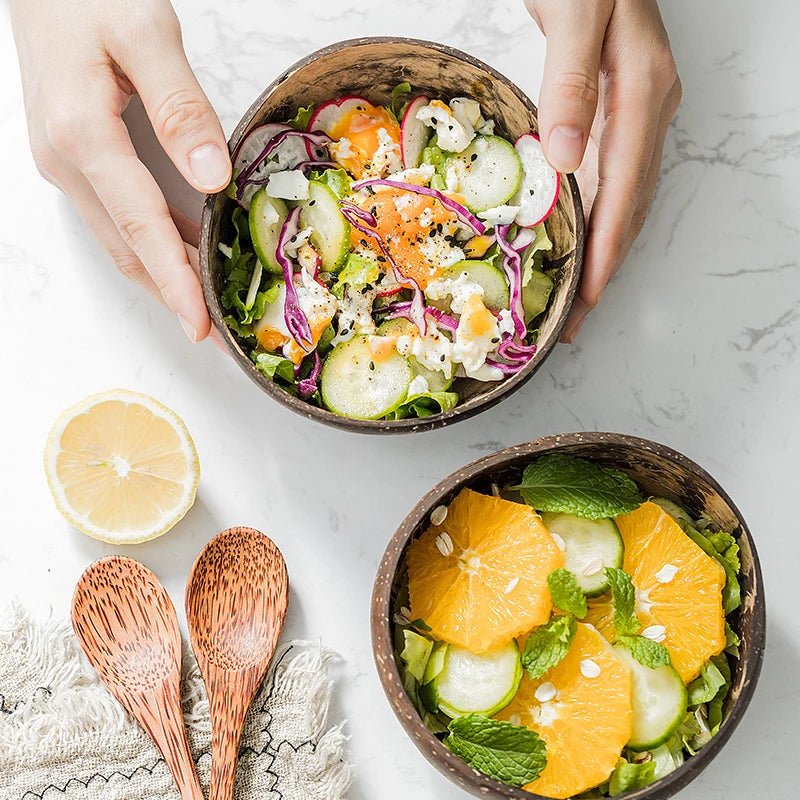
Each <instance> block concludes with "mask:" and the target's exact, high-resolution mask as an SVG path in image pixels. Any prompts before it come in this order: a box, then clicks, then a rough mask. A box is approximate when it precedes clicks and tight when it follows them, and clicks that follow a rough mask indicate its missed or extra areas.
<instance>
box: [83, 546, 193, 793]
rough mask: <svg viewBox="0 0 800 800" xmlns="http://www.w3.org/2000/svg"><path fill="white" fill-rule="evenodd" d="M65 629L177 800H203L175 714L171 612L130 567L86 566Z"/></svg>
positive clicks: (159, 589) (149, 580)
mask: <svg viewBox="0 0 800 800" xmlns="http://www.w3.org/2000/svg"><path fill="white" fill-rule="evenodd" d="M72 627H73V629H74V630H75V635H76V636H77V637H78V641H79V642H80V645H81V647H82V648H83V651H84V653H86V657H87V658H88V659H89V663H90V664H91V665H92V666H93V667H94V668H95V670H97V672H98V674H99V676H100V678H101V680H102V681H103V683H105V684H106V686H108V688H109V689H110V690H111V692H112V694H113V695H114V696H115V697H116V698H117V699H118V700H119V701H120V703H122V705H123V706H124V707H125V708H126V709H127V710H128V711H129V712H130V713H131V714H132V715H133V716H134V717H135V718H136V720H137V721H138V722H139V724H140V725H141V726H142V727H143V728H144V729H145V730H146V731H147V733H148V734H150V736H151V737H152V739H153V741H154V742H155V743H156V746H157V747H158V749H159V750H160V751H161V753H162V755H163V756H164V759H165V761H166V763H167V766H168V767H169V769H170V772H171V773H172V775H173V777H174V778H175V782H176V784H177V785H178V788H179V790H180V793H181V797H182V798H183V800H203V793H202V791H201V789H200V784H199V783H198V780H197V774H196V772H195V767H194V761H193V760H192V756H191V753H190V751H189V743H188V741H187V739H186V730H185V728H184V726H183V714H182V712H181V700H180V681H181V636H180V630H179V628H178V618H177V616H176V614H175V607H174V606H173V605H172V601H171V600H170V598H169V595H168V594H167V592H166V590H165V589H164V587H163V586H162V585H161V583H160V582H159V580H158V578H156V576H155V575H154V574H153V573H152V572H150V570H149V569H147V568H146V567H145V566H143V565H142V564H140V563H139V562H138V561H134V560H133V559H131V558H125V557H124V556H109V557H108V558H103V559H100V560H99V561H96V562H95V563H94V564H92V565H90V566H89V567H88V568H87V569H86V571H85V572H84V573H83V575H82V576H81V578H80V580H79V581H78V585H77V587H76V588H75V594H74V596H73V598H72Z"/></svg>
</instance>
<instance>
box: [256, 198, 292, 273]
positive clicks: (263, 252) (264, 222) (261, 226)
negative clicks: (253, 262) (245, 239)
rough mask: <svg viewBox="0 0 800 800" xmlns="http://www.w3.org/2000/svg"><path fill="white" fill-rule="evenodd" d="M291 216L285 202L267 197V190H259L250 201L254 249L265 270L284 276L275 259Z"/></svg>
mask: <svg viewBox="0 0 800 800" xmlns="http://www.w3.org/2000/svg"><path fill="white" fill-rule="evenodd" d="M288 216H289V208H288V207H287V205H286V203H284V202H283V200H277V199H276V198H274V197H269V195H267V190H266V189H265V188H264V189H259V190H258V191H257V192H256V193H255V194H254V195H253V198H252V199H251V201H250V211H249V212H248V215H247V221H248V223H249V225H250V238H251V239H252V240H253V249H254V250H255V251H256V255H257V256H258V260H259V261H260V262H261V264H262V266H263V267H264V269H267V270H269V271H270V272H277V273H278V274H283V269H282V267H281V265H280V264H279V263H278V260H277V259H276V258H275V253H276V251H277V249H278V239H279V238H280V235H281V228H282V227H283V223H284V222H286V217H288Z"/></svg>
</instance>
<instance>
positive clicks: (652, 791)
mask: <svg viewBox="0 0 800 800" xmlns="http://www.w3.org/2000/svg"><path fill="white" fill-rule="evenodd" d="M577 444H581V445H587V444H588V445H593V446H602V445H622V446H628V447H631V448H635V449H637V450H644V451H647V452H650V453H654V454H656V455H658V456H661V457H663V458H666V459H668V460H670V461H672V462H673V463H674V464H676V465H677V466H678V467H680V468H681V469H683V470H686V471H688V472H689V473H691V474H693V475H694V476H695V477H696V478H699V479H700V480H702V481H705V482H706V483H707V485H708V486H709V487H710V488H711V489H712V490H713V491H714V492H716V493H717V494H718V495H719V497H720V498H721V499H722V500H723V501H724V502H725V503H726V504H727V505H728V507H729V508H730V509H731V511H732V512H733V514H734V515H735V516H736V519H737V521H738V523H739V527H740V529H741V535H740V538H741V537H744V538H745V539H746V540H747V543H748V545H749V548H750V552H751V554H752V561H753V587H752V597H753V626H752V638H751V641H750V649H749V652H748V661H747V664H748V667H749V669H750V670H751V674H750V675H749V676H748V678H747V680H746V681H745V682H744V683H743V685H742V688H741V691H740V693H739V695H738V696H737V697H736V698H735V699H734V702H733V705H732V706H731V708H730V711H729V713H728V716H727V717H726V718H725V723H724V724H723V725H722V726H721V727H720V730H719V731H718V733H717V734H715V735H714V737H713V738H712V739H711V741H710V742H709V743H708V744H707V745H706V746H705V747H703V748H702V749H701V750H700V751H699V752H698V753H697V755H695V756H692V758H691V759H689V760H687V761H686V762H685V763H684V764H683V765H681V766H680V767H679V768H678V769H676V770H675V771H674V772H671V773H670V774H669V775H666V776H664V777H663V778H660V779H659V780H657V781H655V782H654V783H651V784H649V785H648V786H645V787H643V788H642V789H638V790H636V791H634V792H630V793H628V794H626V795H625V796H626V798H630V800H655V798H659V800H663V799H665V798H668V797H671V796H672V795H673V794H675V793H676V792H678V791H680V790H681V789H683V788H684V787H685V786H686V785H687V784H689V783H690V782H691V781H692V780H694V778H695V777H697V775H699V774H700V772H702V771H703V769H705V767H706V766H708V764H709V763H710V762H711V761H712V760H713V759H714V758H715V757H716V755H717V754H718V753H719V751H720V750H721V749H722V747H723V746H724V745H725V744H726V743H727V741H728V740H729V739H730V737H731V735H732V734H733V732H734V730H735V729H736V727H737V726H738V724H739V722H740V721H741V718H742V716H743V715H744V713H745V711H746V710H747V707H748V705H749V704H750V701H751V699H752V696H753V693H754V691H755V687H756V684H757V683H758V678H759V675H760V672H761V666H762V663H763V657H764V647H765V640H766V601H765V597H764V586H763V577H762V573H761V564H760V561H759V558H758V551H757V549H756V545H755V542H754V541H753V537H752V534H751V533H750V529H749V528H748V526H747V523H746V521H745V520H744V518H743V516H742V514H741V512H740V511H739V509H738V507H737V506H736V504H735V503H734V502H733V500H732V499H731V498H730V495H728V493H727V492H726V491H725V489H723V487H722V486H721V485H720V484H719V483H718V482H717V480H716V479H715V478H714V477H713V476H712V475H711V474H709V473H708V472H707V471H706V470H705V469H704V468H703V467H701V466H700V465H699V464H697V463H696V462H695V461H693V460H692V459H690V458H688V457H687V456H685V455H684V454H683V453H681V452H679V451H677V450H674V449H673V448H671V447H669V446H668V445H664V444H661V443H659V442H655V441H653V440H650V439H644V438H641V437H638V436H631V435H628V434H621V433H613V432H606V431H583V432H574V433H567V434H556V435H552V436H545V437H541V438H539V439H534V440H532V441H529V442H525V443H523V444H518V445H514V446H512V447H508V448H505V449H503V450H500V451H498V452H495V453H491V454H489V455H486V456H483V457H482V458H479V459H477V460H475V461H473V462H471V463H469V464H467V465H466V466H464V467H462V468H461V469H458V470H456V471H455V472H452V473H451V474H450V475H448V476H447V477H445V478H443V479H442V480H441V481H439V483H437V484H436V486H435V487H434V488H433V489H431V490H430V491H429V492H428V493H427V494H425V495H424V496H423V497H422V499H421V500H420V501H419V502H418V503H417V504H416V505H415V506H414V508H413V509H412V510H411V511H410V512H409V513H408V515H407V516H406V517H405V519H404V520H403V521H402V522H401V524H400V525H399V527H398V528H397V530H396V531H395V533H394V534H393V536H392V538H391V540H390V541H389V544H388V545H387V548H386V551H385V552H384V555H383V558H382V559H381V562H380V565H379V567H378V571H377V575H376V578H375V584H374V587H373V594H372V602H371V609H370V624H371V633H372V649H373V657H374V660H375V665H376V668H377V670H378V676H379V679H380V682H381V688H382V689H383V691H384V694H385V695H386V698H387V700H388V702H389V705H390V706H391V707H392V711H393V712H394V714H395V716H396V717H397V718H398V720H399V721H400V723H401V725H402V727H403V729H404V730H405V731H406V733H407V734H408V735H409V737H410V738H411V739H412V740H413V741H414V744H415V745H416V746H417V748H418V749H419V750H420V752H421V753H422V754H423V755H424V756H425V758H426V759H427V760H428V761H429V762H430V763H431V764H433V765H434V766H435V767H436V768H437V769H439V770H440V771H441V772H442V773H445V774H446V775H447V776H448V777H451V779H452V778H453V776H458V779H459V781H460V782H461V783H462V786H469V787H470V789H471V790H472V791H473V792H474V793H475V794H478V793H480V796H490V794H491V795H492V796H497V797H506V798H511V799H512V800H549V798H546V797H544V796H542V795H538V794H534V793H532V792H527V791H524V790H523V789H517V788H515V787H512V786H508V785H506V784H504V783H501V782H500V781H497V780H495V779H494V778H490V777H489V776H487V775H484V774H483V773H480V772H478V771H477V770H475V769H473V768H472V767H470V766H469V765H468V764H466V762H464V761H462V760H461V759H460V758H459V757H458V756H456V755H455V754H453V753H451V752H450V751H449V750H448V749H447V748H446V747H445V746H444V745H443V744H442V742H440V741H439V739H437V738H436V737H435V736H434V735H433V734H432V733H431V732H430V731H429V730H428V729H427V727H425V725H424V723H423V722H422V719H421V718H420V716H419V713H418V712H417V710H416V709H415V708H414V706H413V705H412V703H411V701H410V699H409V698H408V695H407V694H406V692H405V689H404V688H403V683H402V680H401V678H400V673H399V671H398V669H397V665H396V662H395V658H394V645H393V642H392V621H391V615H392V605H391V603H392V598H391V592H392V585H393V583H394V576H395V574H396V572H397V569H398V567H399V566H400V562H401V559H402V556H403V552H404V550H405V548H406V545H407V543H408V541H409V540H410V538H411V537H412V536H413V535H414V533H415V532H416V531H417V529H418V528H419V526H420V525H421V524H422V523H423V522H424V520H425V519H426V518H427V517H428V516H429V514H430V512H431V510H432V509H433V508H435V507H436V506H437V505H438V504H439V503H441V502H442V501H443V500H444V499H446V498H447V497H448V496H451V495H452V494H453V493H454V492H456V491H458V490H460V489H462V488H464V487H465V486H467V485H468V484H470V483H472V482H473V481H474V480H476V479H477V478H479V477H482V476H485V475H486V474H487V473H491V472H493V471H495V470H497V469H499V468H502V467H503V466H505V465H506V464H508V463H509V462H511V461H515V460H517V459H518V458H519V457H524V456H530V457H535V456H538V455H544V454H545V453H551V452H558V451H559V450H562V449H564V448H566V447H569V446H571V445H577ZM692 765H694V766H693V767H692ZM684 767H686V768H684Z"/></svg>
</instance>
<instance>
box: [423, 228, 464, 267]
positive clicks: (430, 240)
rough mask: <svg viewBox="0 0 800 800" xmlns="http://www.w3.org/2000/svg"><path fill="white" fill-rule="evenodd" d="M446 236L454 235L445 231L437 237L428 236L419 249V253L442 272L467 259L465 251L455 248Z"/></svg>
mask: <svg viewBox="0 0 800 800" xmlns="http://www.w3.org/2000/svg"><path fill="white" fill-rule="evenodd" d="M446 235H448V236H451V235H452V234H451V233H448V231H447V230H444V231H443V232H442V233H437V234H436V236H426V237H425V239H424V240H423V241H422V242H420V244H419V245H418V247H417V249H418V250H419V252H420V253H421V254H422V255H423V256H425V258H426V259H427V260H428V261H429V262H430V263H431V264H433V265H435V266H436V267H438V269H440V270H441V269H447V267H452V266H453V264H457V263H458V262H459V261H463V260H464V257H465V256H464V251H463V250H462V249H461V248H460V247H454V246H453V245H452V244H451V243H450V242H448V241H447V239H445V238H444V237H445V236H446ZM437 271H438V270H437Z"/></svg>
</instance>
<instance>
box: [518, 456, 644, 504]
mask: <svg viewBox="0 0 800 800" xmlns="http://www.w3.org/2000/svg"><path fill="white" fill-rule="evenodd" d="M515 488H517V489H519V491H520V493H521V494H522V497H523V498H524V500H525V502H526V503H527V504H528V505H530V506H533V507H534V508H535V509H537V510H539V511H557V512H561V513H564V514H574V515H575V516H578V517H586V518H587V519H600V518H601V517H616V516H617V515H619V514H627V513H628V512H630V511H633V510H634V509H635V508H638V507H639V505H640V504H641V502H642V498H641V495H640V494H639V489H638V487H637V486H636V484H635V483H634V482H633V481H632V480H631V479H630V478H629V477H628V476H627V475H625V474H623V473H622V472H618V471H617V470H614V469H610V468H609V467H604V466H601V465H600V464H595V463H593V462H591V461H585V460H584V459H582V458H574V457H573V456H568V455H564V454H562V453H554V454H552V455H548V456H542V457H541V458H538V459H536V461H534V462H533V463H532V464H528V466H527V467H525V471H524V472H523V473H522V483H521V484H520V485H519V486H517V487H515Z"/></svg>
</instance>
